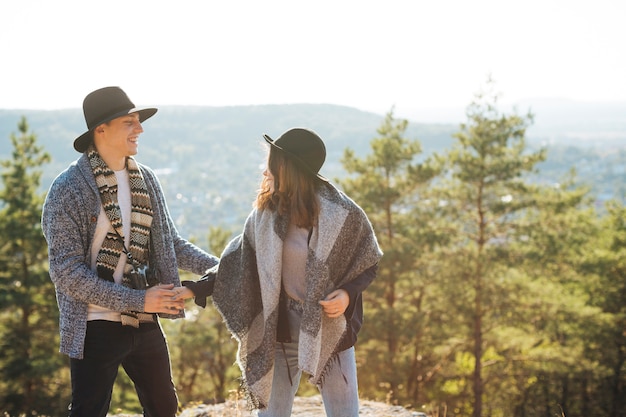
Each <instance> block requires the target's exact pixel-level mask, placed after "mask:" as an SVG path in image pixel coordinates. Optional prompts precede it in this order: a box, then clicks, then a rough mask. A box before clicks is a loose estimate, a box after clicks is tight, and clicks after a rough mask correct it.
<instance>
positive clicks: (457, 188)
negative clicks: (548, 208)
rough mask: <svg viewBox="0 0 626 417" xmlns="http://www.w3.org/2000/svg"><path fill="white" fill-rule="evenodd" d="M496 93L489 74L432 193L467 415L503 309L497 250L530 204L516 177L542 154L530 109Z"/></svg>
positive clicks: (476, 400) (503, 266) (478, 405)
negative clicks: (460, 345)
mask: <svg viewBox="0 0 626 417" xmlns="http://www.w3.org/2000/svg"><path fill="white" fill-rule="evenodd" d="M497 101H498V94H496V93H494V92H493V83H492V82H489V83H488V90H487V92H486V93H485V94H478V95H477V96H476V100H475V101H474V102H473V103H472V104H470V106H469V107H468V109H467V117H468V122H467V123H464V124H462V125H461V128H460V131H459V132H458V133H457V134H455V135H454V136H455V138H456V139H457V141H456V143H455V144H454V146H453V148H452V149H451V150H450V151H449V152H448V153H447V154H446V155H445V158H444V159H445V161H446V165H447V170H446V173H445V176H443V177H442V180H441V181H440V184H441V188H440V198H439V199H438V200H437V202H438V204H439V206H440V207H441V209H440V213H439V215H443V216H445V217H447V218H448V219H449V222H448V224H449V225H450V226H449V234H450V236H451V239H452V241H451V243H450V244H449V245H448V247H447V248H446V254H445V257H446V264H445V267H443V268H441V269H442V274H441V279H442V280H444V281H447V289H446V290H445V291H444V293H446V294H447V296H448V308H449V310H450V311H449V312H448V314H449V315H450V316H451V317H452V318H453V319H455V320H458V322H459V324H460V325H461V326H462V327H461V328H463V327H465V332H463V333H461V334H457V335H456V336H455V337H456V338H457V339H458V338H459V336H461V338H463V337H465V338H466V340H467V341H468V342H469V343H468V346H467V350H464V349H463V350H462V351H464V353H466V354H467V355H459V356H458V358H457V361H458V365H459V370H460V371H461V372H465V371H464V369H467V368H468V367H469V366H471V367H472V368H473V369H472V370H471V371H470V372H469V375H468V378H469V381H470V382H471V384H470V386H471V393H472V395H471V398H472V400H471V402H472V409H473V411H472V415H473V416H474V417H481V416H482V413H483V411H482V410H483V398H484V395H485V383H486V382H485V379H484V375H483V365H484V361H485V360H486V357H487V355H489V354H491V353H492V352H493V351H494V348H495V345H494V344H495V343H496V342H494V341H493V339H492V338H490V337H489V332H490V331H491V330H492V329H493V328H494V323H495V322H497V320H498V318H500V317H501V314H506V311H505V310H506V308H505V306H506V305H507V303H506V294H508V293H509V290H508V289H507V286H508V285H509V284H510V281H508V280H507V279H506V278H505V277H506V276H507V274H508V269H509V268H510V265H509V264H508V262H507V260H506V258H503V257H502V256H501V252H502V250H503V248H505V247H506V245H507V242H508V239H509V237H510V235H511V233H512V232H513V230H514V228H515V218H516V216H517V215H518V213H520V212H522V211H523V210H524V209H526V208H527V207H530V206H532V204H533V198H532V196H533V191H532V187H531V186H530V185H529V184H527V183H526V182H524V178H523V177H524V175H526V174H529V173H532V172H533V171H534V169H535V165H536V164H537V163H538V162H540V161H543V160H544V159H545V152H544V151H538V152H535V153H531V152H528V150H527V149H526V144H525V132H526V129H527V127H528V126H529V125H530V123H532V115H531V114H528V115H526V116H519V115H517V114H511V115H505V114H501V113H500V112H499V110H498V108H497ZM443 285H446V284H443ZM470 364H471V365H470ZM459 393H461V391H459ZM467 412H469V411H467Z"/></svg>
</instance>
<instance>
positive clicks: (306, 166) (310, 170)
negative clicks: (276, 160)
mask: <svg viewBox="0 0 626 417" xmlns="http://www.w3.org/2000/svg"><path fill="white" fill-rule="evenodd" d="M263 139H265V141H266V142H267V143H269V144H270V145H272V146H273V147H274V148H276V149H279V150H281V151H283V152H284V153H286V154H287V155H289V156H290V157H291V158H293V159H295V160H296V161H298V162H299V163H300V166H301V167H303V168H304V169H305V170H306V171H307V172H308V173H310V174H312V175H314V176H315V177H317V178H318V179H320V180H322V181H324V182H329V180H328V178H326V177H324V176H323V175H321V174H320V173H319V172H315V171H313V170H312V169H311V168H309V166H308V165H307V164H306V162H304V161H303V160H302V159H300V158H299V157H298V156H297V155H294V154H293V153H292V152H289V151H288V150H287V149H285V148H282V147H280V146H279V145H277V144H276V143H275V141H274V139H272V138H270V137H269V136H268V135H263Z"/></svg>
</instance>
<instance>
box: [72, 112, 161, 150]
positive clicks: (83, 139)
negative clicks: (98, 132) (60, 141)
mask: <svg viewBox="0 0 626 417" xmlns="http://www.w3.org/2000/svg"><path fill="white" fill-rule="evenodd" d="M157 110H158V109H156V108H154V107H148V108H145V109H136V108H135V109H130V110H124V111H122V112H119V113H115V114H112V115H110V116H109V117H107V118H105V119H103V120H100V121H99V122H98V123H96V124H95V125H94V126H93V127H92V128H91V129H89V130H88V131H86V132H85V133H83V134H82V135H80V136H79V137H77V138H76V139H74V149H76V150H77V151H78V152H80V153H83V152H85V151H86V150H87V148H88V147H89V144H90V143H91V140H92V135H91V134H92V132H93V130H94V129H95V128H96V127H98V126H100V125H101V124H102V123H107V122H110V121H111V120H113V119H117V118H118V117H121V116H125V115H127V114H131V113H139V123H143V122H144V121H145V120H148V119H149V118H151V117H152V116H154V114H155V113H156V112H157Z"/></svg>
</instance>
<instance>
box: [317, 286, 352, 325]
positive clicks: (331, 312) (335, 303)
mask: <svg viewBox="0 0 626 417" xmlns="http://www.w3.org/2000/svg"><path fill="white" fill-rule="evenodd" d="M349 304H350V296H349V295H348V292H347V291H346V290H335V291H333V292H331V293H330V294H328V295H327V296H326V298H324V299H323V300H322V301H320V305H321V306H322V307H323V308H324V313H326V316H327V317H329V318H331V319H334V318H337V317H340V316H341V315H342V314H343V313H344V312H345V311H346V309H347V308H348V305H349Z"/></svg>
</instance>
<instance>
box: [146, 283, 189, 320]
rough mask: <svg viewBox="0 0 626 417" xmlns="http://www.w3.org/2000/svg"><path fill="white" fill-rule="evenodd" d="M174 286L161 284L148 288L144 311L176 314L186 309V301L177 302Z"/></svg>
mask: <svg viewBox="0 0 626 417" xmlns="http://www.w3.org/2000/svg"><path fill="white" fill-rule="evenodd" d="M173 288H174V284H159V285H156V286H154V287H151V288H148V290H147V291H146V301H145V304H144V311H145V312H146V313H167V314H176V313H179V312H181V311H182V310H183V309H184V308H185V300H183V299H180V300H177V299H175V298H174V297H175V296H176V291H174V290H173Z"/></svg>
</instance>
